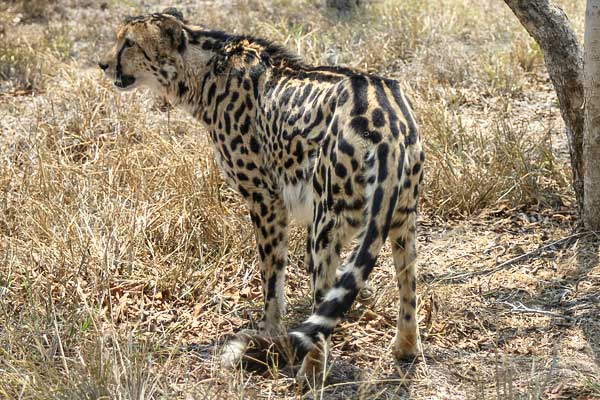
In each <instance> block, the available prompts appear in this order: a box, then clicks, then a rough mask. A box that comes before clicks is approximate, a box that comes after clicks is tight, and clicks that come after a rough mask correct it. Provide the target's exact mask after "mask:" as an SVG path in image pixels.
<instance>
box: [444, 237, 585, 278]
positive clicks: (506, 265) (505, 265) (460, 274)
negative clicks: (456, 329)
mask: <svg viewBox="0 0 600 400" xmlns="http://www.w3.org/2000/svg"><path fill="white" fill-rule="evenodd" d="M593 234H595V233H594V232H591V231H586V232H578V233H574V234H573V235H570V236H567V237H564V238H562V239H559V240H556V241H554V242H551V243H548V244H546V245H543V246H541V247H538V248H537V249H535V250H532V251H530V252H527V253H525V254H521V255H520V256H517V257H514V258H511V259H510V260H507V261H504V262H503V263H500V264H498V265H496V266H495V267H494V268H488V269H483V270H479V271H472V272H458V273H453V274H448V275H446V276H441V277H440V278H438V279H436V281H437V282H451V283H460V282H464V281H465V280H466V279H471V278H473V277H476V276H485V275H491V274H493V273H495V272H498V271H501V270H504V269H508V268H509V267H512V266H513V265H514V264H517V263H519V262H521V261H523V260H527V259H529V258H531V257H533V256H535V255H538V254H539V253H541V252H543V251H544V250H547V249H549V248H551V247H553V246H558V245H562V244H565V243H568V242H570V241H572V240H573V239H578V238H581V237H584V236H591V235H593Z"/></svg>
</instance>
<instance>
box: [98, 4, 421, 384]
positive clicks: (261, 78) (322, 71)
mask: <svg viewBox="0 0 600 400" xmlns="http://www.w3.org/2000/svg"><path fill="white" fill-rule="evenodd" d="M100 67H101V68H102V69H103V70H104V71H105V72H106V75H107V76H108V77H109V78H110V79H113V80H114V82H115V86H116V87H118V88H119V89H122V90H129V89H131V88H135V87H138V86H147V87H150V88H151V89H153V90H154V91H155V92H156V93H158V94H159V95H161V96H164V97H166V98H168V99H169V100H170V101H171V102H172V103H173V104H175V105H179V106H181V107H183V108H185V109H187V110H188V111H189V112H190V113H191V114H192V115H193V116H194V117H196V118H197V119H198V120H200V121H202V122H203V123H204V125H205V126H206V128H207V130H208V132H209V134H210V139H211V142H212V145H213V147H214V152H215V156H216V159H217V161H218V164H219V166H220V168H221V169H222V171H223V173H224V175H225V176H226V177H227V179H228V181H229V183H230V184H231V185H232V186H233V187H234V188H235V189H236V190H237V191H238V192H239V193H240V194H241V195H242V196H243V197H244V198H245V199H246V201H247V204H248V209H249V212H250V217H251V220H252V224H253V226H254V231H255V234H256V243H257V247H258V253H259V256H260V264H261V272H260V274H261V279H262V289H263V295H264V300H265V304H264V315H263V318H262V321H261V324H260V330H261V333H257V334H254V333H241V334H239V335H238V336H237V337H236V338H235V339H234V340H232V341H230V342H229V344H228V346H226V349H225V351H224V355H223V361H224V363H225V364H228V365H234V364H235V363H237V362H238V361H239V360H240V359H242V358H243V357H244V354H246V353H247V352H251V353H252V356H253V357H259V358H261V357H262V358H265V357H266V352H265V350H266V347H268V346H270V352H271V353H270V354H272V352H279V353H281V354H280V355H279V356H280V357H279V362H280V363H282V362H301V363H302V368H301V374H308V373H315V372H319V370H320V368H321V366H322V365H321V364H322V359H323V351H322V346H321V344H323V343H327V342H328V340H329V338H330V336H331V334H332V332H333V329H334V328H335V327H336V326H337V325H338V324H339V322H340V321H341V319H342V317H343V316H344V314H345V313H346V312H347V311H348V310H349V308H350V307H351V305H352V303H353V302H354V300H355V298H356V296H357V294H358V293H359V290H360V289H361V288H362V287H363V286H364V285H365V282H366V280H367V278H368V276H369V274H370V273H371V271H372V270H373V268H374V267H375V263H376V260H377V257H378V255H379V253H380V250H381V248H382V246H383V244H384V242H385V240H386V239H388V238H389V240H390V242H391V246H392V252H393V259H394V265H395V267H396V279H397V283H398V288H399V292H400V297H399V298H400V301H399V306H398V325H397V333H396V337H395V339H394V341H393V345H392V350H393V353H394V355H395V357H396V358H398V359H400V358H406V357H413V356H415V355H416V352H417V325H416V320H415V313H416V279H415V259H416V250H415V232H416V213H417V202H418V197H419V184H420V183H421V180H422V177H423V170H422V167H423V162H424V153H423V150H422V147H421V142H420V140H419V134H418V130H417V126H416V123H415V116H414V113H413V111H412V108H411V105H410V102H409V100H408V99H407V97H406V96H405V94H404V93H403V92H402V90H401V88H400V85H399V84H398V82H397V81H395V80H391V79H386V78H382V77H378V76H374V75H368V74H363V73H359V72H355V71H353V70H349V69H345V68H338V67H313V66H309V65H307V64H305V63H304V62H302V61H301V60H300V59H299V58H298V57H296V56H294V55H291V54H290V53H289V52H287V51H286V50H284V49H283V48H282V47H280V46H277V45H275V44H272V43H271V42H268V41H266V40H262V39H257V38H253V37H250V36H233V35H228V34H225V33H222V32H218V31H212V30H206V29H203V28H201V27H198V26H193V25H189V24H187V23H185V22H184V21H183V18H182V16H181V14H180V13H179V12H178V11H176V10H174V9H169V10H166V11H164V12H163V13H156V14H150V15H144V16H139V17H133V18H129V19H128V20H127V21H126V22H125V23H124V24H123V26H122V27H121V28H120V29H119V31H118V33H117V41H116V44H115V45H114V47H113V48H112V50H111V51H109V53H108V54H107V56H106V58H105V59H104V60H103V61H102V62H101V63H100ZM290 217H291V218H296V219H297V220H299V221H300V222H301V223H304V224H306V225H307V227H308V236H307V245H306V256H305V263H306V265H307V267H308V270H309V271H310V273H311V275H312V278H311V284H312V288H313V299H314V309H313V313H312V315H310V317H308V318H307V319H306V320H305V321H304V322H302V323H301V324H299V325H298V326H296V327H294V328H292V329H290V330H289V331H288V332H287V333H286V334H283V335H281V334H280V326H279V324H280V318H281V315H282V313H283V312H284V309H285V302H284V280H285V267H286V264H287V258H288V256H287V252H288V236H287V229H288V226H289V222H290ZM352 239H356V242H355V243H356V244H355V245H353V247H352V249H351V251H350V253H349V255H348V256H347V257H345V259H343V260H341V252H342V249H343V247H344V245H345V244H348V243H350V241H351V240H352ZM251 342H253V344H254V346H253V350H252V351H251V350H250V349H249V347H250V346H249V345H250V344H251Z"/></svg>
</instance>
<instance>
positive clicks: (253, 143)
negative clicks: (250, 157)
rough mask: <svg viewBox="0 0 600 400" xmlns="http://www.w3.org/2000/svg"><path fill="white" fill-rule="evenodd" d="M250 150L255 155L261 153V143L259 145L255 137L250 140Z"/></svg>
mask: <svg viewBox="0 0 600 400" xmlns="http://www.w3.org/2000/svg"><path fill="white" fill-rule="evenodd" d="M250 150H251V151H252V152H253V153H254V154H258V153H259V152H260V143H258V140H256V138H254V137H251V138H250Z"/></svg>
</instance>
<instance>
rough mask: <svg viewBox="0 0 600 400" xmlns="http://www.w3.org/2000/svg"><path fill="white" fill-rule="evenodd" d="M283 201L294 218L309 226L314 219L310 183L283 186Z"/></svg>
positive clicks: (302, 182)
mask: <svg viewBox="0 0 600 400" xmlns="http://www.w3.org/2000/svg"><path fill="white" fill-rule="evenodd" d="M283 201H284V203H285V206H286V208H287V210H288V212H289V213H290V214H291V216H292V218H293V219H294V220H296V221H297V222H299V223H302V224H309V223H310V222H311V221H312V217H313V195H312V188H311V185H310V183H309V182H306V181H301V182H299V183H297V184H295V185H290V184H287V185H284V186H283Z"/></svg>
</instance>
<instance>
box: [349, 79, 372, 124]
mask: <svg viewBox="0 0 600 400" xmlns="http://www.w3.org/2000/svg"><path fill="white" fill-rule="evenodd" d="M350 84H351V85H352V93H353V95H354V107H353V109H352V115H362V114H364V113H365V112H366V111H367V108H368V106H369V103H368V98H367V87H368V86H369V84H368V82H367V79H366V78H365V77H364V76H360V75H355V76H353V77H352V78H351V79H350Z"/></svg>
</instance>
